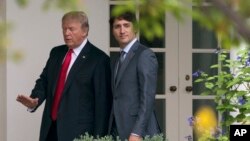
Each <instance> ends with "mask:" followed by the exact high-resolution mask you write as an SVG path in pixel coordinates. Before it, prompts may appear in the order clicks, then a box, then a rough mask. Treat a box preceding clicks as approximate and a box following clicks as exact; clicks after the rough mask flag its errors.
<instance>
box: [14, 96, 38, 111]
mask: <svg viewBox="0 0 250 141" xmlns="http://www.w3.org/2000/svg"><path fill="white" fill-rule="evenodd" d="M16 100H17V101H18V102H20V103H22V104H23V105H24V106H26V107H28V108H30V109H33V108H35V107H36V106H37V105H38V98H31V97H29V96H25V95H18V96H17V98H16Z"/></svg>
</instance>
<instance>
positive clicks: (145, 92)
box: [131, 49, 158, 136]
mask: <svg viewBox="0 0 250 141" xmlns="http://www.w3.org/2000/svg"><path fill="white" fill-rule="evenodd" d="M157 71H158V62H157V58H156V56H155V54H154V53H153V51H151V50H150V49H146V50H144V51H143V52H142V53H141V55H140V57H139V62H138V76H139V77H138V79H139V80H138V81H139V92H140V93H139V95H140V101H139V111H138V117H137V119H136V122H135V125H134V128H133V130H132V132H131V133H134V134H137V135H140V136H144V133H145V130H146V128H147V123H148V122H149V120H150V116H151V115H152V113H153V109H154V102H155V93H156V85H157Z"/></svg>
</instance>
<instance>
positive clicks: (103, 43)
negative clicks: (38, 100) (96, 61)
mask: <svg viewBox="0 0 250 141" xmlns="http://www.w3.org/2000/svg"><path fill="white" fill-rule="evenodd" d="M42 2H43V0H35V1H29V5H28V7H26V8H20V7H18V6H17V4H16V3H15V1H13V0H8V1H6V5H7V6H6V18H7V21H9V22H11V23H12V24H13V28H12V31H11V32H10V33H9V38H10V40H11V45H10V46H9V47H8V53H11V52H12V51H13V50H14V51H20V52H21V53H23V54H24V58H23V59H22V60H21V61H19V62H14V61H12V60H9V61H7V62H6V63H7V67H6V79H7V80H6V83H5V84H6V85H7V86H6V91H7V92H6V95H5V96H4V97H6V99H7V100H6V104H5V105H6V107H7V108H6V107H5V108H6V112H4V109H3V110H2V98H1V111H0V116H1V122H0V124H2V123H4V121H6V125H7V128H6V129H0V130H1V133H4V134H6V137H7V139H6V140H7V141H37V140H38V138H39V130H40V123H41V117H42V112H43V106H41V107H40V108H39V109H38V110H37V111H36V112H35V113H29V112H27V109H26V108H25V107H24V106H23V105H21V104H20V103H18V102H16V97H17V95H18V94H26V95H29V94H30V92H31V90H32V89H33V87H34V84H35V81H36V79H37V78H38V77H39V75H40V73H41V71H42V69H43V67H44V65H45V63H46V61H47V58H48V56H49V51H50V49H51V48H52V47H54V46H57V45H60V44H63V36H62V32H61V17H62V16H63V14H64V12H62V11H59V10H55V9H52V10H49V11H43V10H42V8H41V7H42ZM82 8H83V10H84V11H85V12H86V13H87V14H88V16H89V22H90V32H89V40H90V41H91V42H92V43H93V44H95V45H96V46H98V47H99V48H100V49H102V50H104V51H105V52H106V53H108V49H109V44H108V43H109V31H108V27H109V24H108V17H109V12H108V0H103V1H100V0H84V1H83V6H82ZM104 19H105V20H104ZM0 76H4V75H3V73H2V71H1V74H0ZM1 80H2V77H1ZM0 83H1V82H0ZM1 92H2V91H1ZM3 107H4V106H3ZM3 117H6V119H4V118H3ZM2 119H4V120H2ZM2 121H3V122H2ZM2 127H4V126H2V125H1V128H2ZM2 130H3V131H5V132H2ZM3 139H4V138H3ZM0 141H2V138H0ZM3 141H4V140H3Z"/></svg>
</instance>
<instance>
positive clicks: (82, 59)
mask: <svg viewBox="0 0 250 141" xmlns="http://www.w3.org/2000/svg"><path fill="white" fill-rule="evenodd" d="M90 46H91V44H90V43H89V41H88V42H87V44H86V45H85V46H84V48H83V49H82V51H81V52H80V54H79V55H78V56H77V58H76V60H75V62H74V64H73V65H72V67H71V69H70V71H69V74H68V77H67V80H66V82H65V86H64V92H65V91H66V90H67V89H68V87H69V86H70V84H71V82H72V80H74V79H73V78H74V77H75V75H76V74H77V72H78V71H79V69H80V68H81V66H82V65H84V63H85V60H86V59H87V58H88V55H89V54H88V52H89V50H90Z"/></svg>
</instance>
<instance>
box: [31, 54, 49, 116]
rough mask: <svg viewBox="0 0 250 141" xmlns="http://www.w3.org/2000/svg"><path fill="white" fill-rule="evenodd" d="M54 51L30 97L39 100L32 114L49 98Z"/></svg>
mask: <svg viewBox="0 0 250 141" xmlns="http://www.w3.org/2000/svg"><path fill="white" fill-rule="evenodd" d="M52 52H53V50H51V52H50V57H49V59H48V60H47V63H46V65H45V67H44V69H43V71H42V73H41V74H40V77H39V78H38V79H37V80H36V84H35V87H34V88H33V90H32V92H31V95H30V97H32V98H38V99H39V101H38V106H37V107H35V108H34V109H32V111H31V112H34V111H36V109H37V108H38V107H39V106H40V105H41V104H42V103H43V101H44V100H45V99H46V97H47V88H48V64H49V62H50V60H51V56H52V54H53V53H52Z"/></svg>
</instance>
